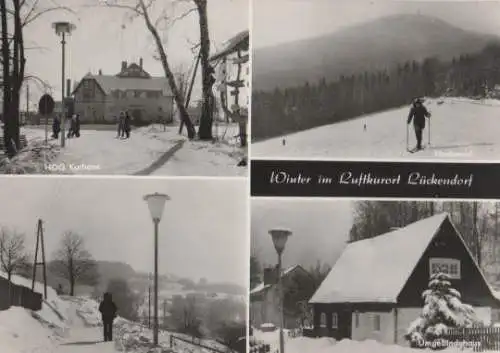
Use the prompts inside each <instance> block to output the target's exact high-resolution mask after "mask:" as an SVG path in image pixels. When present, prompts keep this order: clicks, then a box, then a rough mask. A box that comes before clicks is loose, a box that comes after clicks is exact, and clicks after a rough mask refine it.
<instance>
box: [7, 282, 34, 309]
mask: <svg viewBox="0 0 500 353" xmlns="http://www.w3.org/2000/svg"><path fill="white" fill-rule="evenodd" d="M42 300H43V298H42V295H41V294H40V293H36V292H33V291H32V290H31V289H30V288H27V287H24V286H18V285H15V284H12V283H10V284H9V283H8V281H7V280H1V279H0V310H7V309H9V308H10V307H11V306H20V307H23V308H26V309H31V310H35V311H37V310H40V309H41V308H42Z"/></svg>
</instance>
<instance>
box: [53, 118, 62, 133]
mask: <svg viewBox="0 0 500 353" xmlns="http://www.w3.org/2000/svg"><path fill="white" fill-rule="evenodd" d="M60 132H61V119H60V118H59V116H58V115H56V116H55V117H54V120H53V121H52V138H54V139H57V138H59V133H60Z"/></svg>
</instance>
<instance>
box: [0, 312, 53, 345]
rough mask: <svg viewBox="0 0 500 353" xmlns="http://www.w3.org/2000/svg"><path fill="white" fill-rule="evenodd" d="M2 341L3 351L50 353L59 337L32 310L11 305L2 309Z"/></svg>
mask: <svg viewBox="0 0 500 353" xmlns="http://www.w3.org/2000/svg"><path fill="white" fill-rule="evenodd" d="M0 342H1V343H0V345H1V347H2V348H1V351H2V353H21V352H23V353H24V352H33V353H35V352H36V353H50V352H51V348H52V347H53V346H54V345H55V344H56V343H57V337H56V336H55V335H54V334H53V332H52V330H51V329H50V328H49V327H47V326H45V325H43V323H41V322H40V321H38V320H36V319H35V318H34V317H33V316H32V315H31V311H30V310H26V309H24V308H20V307H11V308H10V309H8V310H4V311H0Z"/></svg>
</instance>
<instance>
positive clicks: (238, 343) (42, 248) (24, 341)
mask: <svg viewBox="0 0 500 353" xmlns="http://www.w3.org/2000/svg"><path fill="white" fill-rule="evenodd" d="M0 185H1V187H0V198H1V199H2V200H9V202H8V205H7V204H4V206H1V211H0V255H1V256H0V292H1V295H0V342H1V347H2V348H1V351H2V352H9V353H42V352H46V353H49V352H50V353H77V352H78V353H87V352H88V353H95V352H102V353H111V352H130V353H146V352H178V353H188V352H189V353H195V352H200V353H201V352H203V353H205V352H214V353H216V352H220V353H226V352H227V353H244V352H246V331H247V319H246V318H247V310H248V305H247V298H248V256H249V242H248V223H249V220H248V200H247V199H246V198H245V197H244V196H245V194H246V192H247V187H246V182H245V180H242V179H241V178H237V179H234V178H233V179H229V178H228V179H226V180H221V179H219V180H215V179H212V180H204V181H203V182H200V181H198V180H193V179H190V180H179V179H173V180H167V181H166V180H165V178H162V179H161V180H157V179H141V178H128V179H109V178H103V179H101V178H79V177H76V178H75V177H69V178H68V177H58V178H54V177H35V178H33V177H29V176H28V177H23V176H17V177H3V178H1V179H0ZM214 200H217V201H216V202H214ZM228 247H230V248H231V251H228Z"/></svg>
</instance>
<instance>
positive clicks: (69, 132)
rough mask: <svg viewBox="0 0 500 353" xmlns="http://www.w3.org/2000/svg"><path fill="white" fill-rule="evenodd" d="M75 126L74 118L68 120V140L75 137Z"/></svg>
mask: <svg viewBox="0 0 500 353" xmlns="http://www.w3.org/2000/svg"><path fill="white" fill-rule="evenodd" d="M73 125H74V123H73V118H69V119H66V131H67V134H66V137H67V138H71V137H73Z"/></svg>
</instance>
